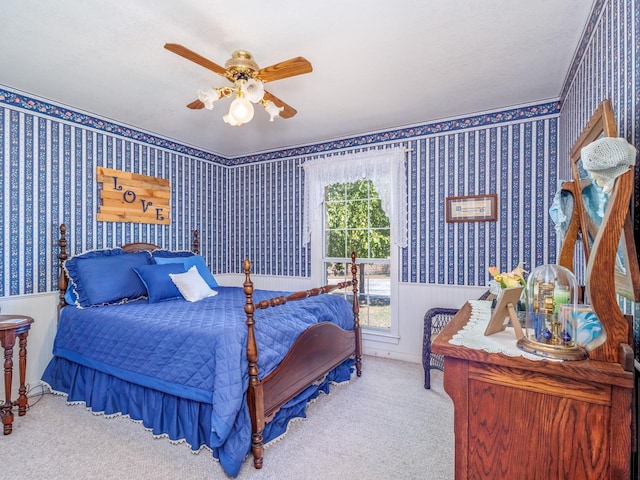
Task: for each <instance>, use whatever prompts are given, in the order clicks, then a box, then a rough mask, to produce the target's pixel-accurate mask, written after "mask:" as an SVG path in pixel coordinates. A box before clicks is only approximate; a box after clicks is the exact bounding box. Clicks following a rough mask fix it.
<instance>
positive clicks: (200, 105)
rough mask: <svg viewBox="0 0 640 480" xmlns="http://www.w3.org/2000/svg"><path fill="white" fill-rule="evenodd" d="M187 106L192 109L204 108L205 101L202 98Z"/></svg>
mask: <svg viewBox="0 0 640 480" xmlns="http://www.w3.org/2000/svg"><path fill="white" fill-rule="evenodd" d="M187 108H191V109H192V110H200V109H201V108H204V103H203V102H202V101H200V100H194V101H193V102H191V103H190V104H188V105H187Z"/></svg>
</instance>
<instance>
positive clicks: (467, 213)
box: [446, 193, 498, 223]
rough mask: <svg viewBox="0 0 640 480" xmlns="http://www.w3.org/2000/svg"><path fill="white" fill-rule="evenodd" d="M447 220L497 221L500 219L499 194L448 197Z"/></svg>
mask: <svg viewBox="0 0 640 480" xmlns="http://www.w3.org/2000/svg"><path fill="white" fill-rule="evenodd" d="M446 219H447V222H449V223H450V222H495V221H496V220H497V219H498V195H497V194H495V193H490V194H487V195H468V196H465V197H447V200H446Z"/></svg>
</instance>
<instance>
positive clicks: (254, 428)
mask: <svg viewBox="0 0 640 480" xmlns="http://www.w3.org/2000/svg"><path fill="white" fill-rule="evenodd" d="M243 267H244V276H245V281H244V284H243V285H242V286H243V287H244V288H243V291H244V295H245V298H246V301H245V304H244V312H245V313H246V314H247V321H246V322H245V323H246V324H247V360H248V361H249V391H248V392H247V403H248V404H249V416H250V417H251V451H252V452H253V466H254V467H255V468H262V453H263V449H264V447H263V445H262V431H263V430H264V395H263V391H262V383H261V382H260V380H259V379H258V345H257V343H256V335H255V329H254V324H255V320H254V318H253V313H254V311H255V306H254V305H253V282H252V281H251V278H250V271H251V262H250V261H249V259H248V258H246V259H245V260H244V263H243Z"/></svg>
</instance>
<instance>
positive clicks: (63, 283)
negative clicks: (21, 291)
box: [58, 223, 68, 317]
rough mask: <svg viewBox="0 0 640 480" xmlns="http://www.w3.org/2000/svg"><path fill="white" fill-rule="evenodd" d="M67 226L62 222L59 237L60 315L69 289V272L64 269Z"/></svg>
mask: <svg viewBox="0 0 640 480" xmlns="http://www.w3.org/2000/svg"><path fill="white" fill-rule="evenodd" d="M66 234H67V226H66V225H65V224H64V223H61V224H60V238H59V239H58V248H59V250H60V252H59V253H58V260H59V261H60V273H59V275H58V290H59V292H58V317H60V310H61V309H62V307H64V306H65V305H66V304H67V302H66V301H65V299H64V294H65V293H66V291H67V283H68V282H67V274H66V272H65V271H64V262H65V260H66V259H67V236H66Z"/></svg>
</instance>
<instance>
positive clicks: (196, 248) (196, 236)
mask: <svg viewBox="0 0 640 480" xmlns="http://www.w3.org/2000/svg"><path fill="white" fill-rule="evenodd" d="M192 250H193V253H195V254H196V255H197V254H199V253H200V233H198V230H197V229H196V230H194V231H193V245H192Z"/></svg>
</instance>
